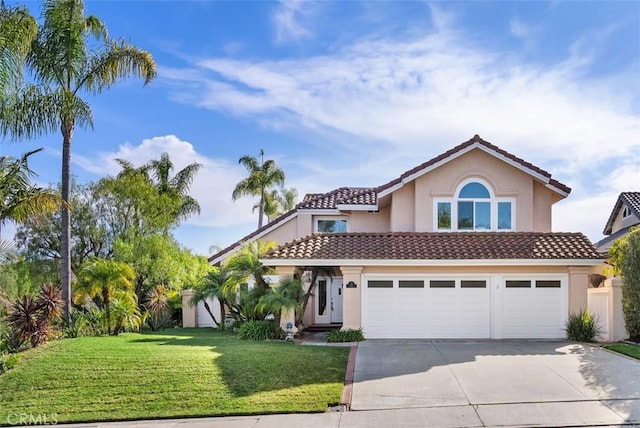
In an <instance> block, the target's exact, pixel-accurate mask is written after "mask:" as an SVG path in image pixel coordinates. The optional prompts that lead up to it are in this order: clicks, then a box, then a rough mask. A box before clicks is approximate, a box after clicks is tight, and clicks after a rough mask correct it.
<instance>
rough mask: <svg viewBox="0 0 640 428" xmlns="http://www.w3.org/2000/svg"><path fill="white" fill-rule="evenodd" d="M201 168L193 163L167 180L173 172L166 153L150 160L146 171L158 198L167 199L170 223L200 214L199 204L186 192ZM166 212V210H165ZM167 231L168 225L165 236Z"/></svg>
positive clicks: (171, 163)
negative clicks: (150, 174)
mask: <svg viewBox="0 0 640 428" xmlns="http://www.w3.org/2000/svg"><path fill="white" fill-rule="evenodd" d="M201 167H202V165H201V164H199V163H195V162H194V163H192V164H189V165H187V166H186V167H184V168H182V169H181V170H180V171H178V172H177V173H176V175H174V176H173V178H169V174H170V173H171V171H173V162H171V159H170V158H169V154H168V153H166V152H165V153H162V155H161V156H160V159H159V160H152V161H151V162H150V163H149V167H148V170H149V172H151V173H152V174H153V177H152V180H153V184H154V185H155V187H156V189H157V190H158V193H159V194H160V196H161V197H164V198H167V199H168V200H169V204H168V205H169V206H170V207H172V208H170V209H169V210H168V214H169V216H170V217H171V221H172V222H179V221H180V220H185V219H187V218H189V216H191V215H192V214H200V204H198V201H197V200H195V199H194V198H193V197H191V196H190V195H189V193H188V192H189V188H190V187H191V183H193V179H194V178H195V175H196V173H197V172H198V170H199V169H200V168H201ZM166 211H167V208H165V212H166ZM168 229H169V225H167V226H165V228H164V234H165V235H166V234H167V232H168Z"/></svg>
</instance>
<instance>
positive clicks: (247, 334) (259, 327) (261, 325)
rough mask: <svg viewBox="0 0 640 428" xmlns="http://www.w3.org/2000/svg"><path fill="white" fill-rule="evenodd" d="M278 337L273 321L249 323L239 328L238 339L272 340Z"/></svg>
mask: <svg viewBox="0 0 640 428" xmlns="http://www.w3.org/2000/svg"><path fill="white" fill-rule="evenodd" d="M275 337H276V329H275V323H274V322H273V321H255V320H251V321H247V322H245V323H242V325H241V326H240V327H239V328H238V338H239V339H243V340H271V339H274V338H275Z"/></svg>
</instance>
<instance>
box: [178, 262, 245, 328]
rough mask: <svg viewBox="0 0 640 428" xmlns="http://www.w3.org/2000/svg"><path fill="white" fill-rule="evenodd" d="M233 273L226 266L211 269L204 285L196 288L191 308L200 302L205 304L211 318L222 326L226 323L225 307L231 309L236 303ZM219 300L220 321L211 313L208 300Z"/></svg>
mask: <svg viewBox="0 0 640 428" xmlns="http://www.w3.org/2000/svg"><path fill="white" fill-rule="evenodd" d="M231 282H232V273H231V271H230V270H229V269H228V268H227V267H226V266H214V267H212V268H211V270H210V271H209V273H208V274H207V276H206V277H205V279H204V280H203V281H202V283H201V284H200V285H199V286H198V287H196V288H195V290H194V291H195V294H194V295H193V296H192V297H191V300H189V304H190V305H191V306H195V305H197V304H198V303H199V302H203V303H204V308H205V309H206V311H207V312H208V313H209V316H210V317H211V319H212V320H213V322H214V323H215V324H216V326H218V327H220V325H221V324H222V323H223V322H224V318H225V306H229V307H231V305H232V304H233V303H234V301H235V297H236V292H235V291H234V287H233V286H232V284H231ZM209 299H217V300H218V304H219V305H220V321H218V320H217V319H216V317H215V315H213V312H212V311H211V307H210V306H209V303H208V302H207V300H209Z"/></svg>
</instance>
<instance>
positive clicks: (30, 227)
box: [15, 182, 118, 281]
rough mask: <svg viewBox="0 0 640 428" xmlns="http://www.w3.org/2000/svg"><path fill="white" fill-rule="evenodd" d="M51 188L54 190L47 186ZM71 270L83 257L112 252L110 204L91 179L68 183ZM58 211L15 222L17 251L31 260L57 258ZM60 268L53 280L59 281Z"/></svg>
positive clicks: (77, 268)
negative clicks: (69, 189)
mask: <svg viewBox="0 0 640 428" xmlns="http://www.w3.org/2000/svg"><path fill="white" fill-rule="evenodd" d="M50 191H52V192H53V191H54V190H50ZM71 195H72V196H71V201H70V205H71V209H72V211H73V216H72V217H71V229H72V230H73V231H74V234H73V236H72V237H71V271H72V272H73V273H74V274H77V273H78V270H79V269H80V267H81V266H82V265H83V264H84V263H85V261H86V260H88V259H90V258H93V257H101V258H109V257H112V255H113V243H114V240H115V238H116V237H115V235H114V231H115V230H117V229H118V227H117V225H114V224H112V223H110V222H109V221H110V220H114V219H112V218H111V217H109V216H107V212H110V211H109V210H111V209H112V208H113V207H112V205H110V203H111V202H112V201H111V200H105V199H104V198H103V197H102V196H101V195H100V194H98V193H97V186H96V185H95V184H94V183H88V184H84V185H78V184H76V183H75V182H74V183H72V186H71ZM60 235H61V212H60V211H54V212H49V213H44V214H41V215H39V216H36V217H33V218H31V219H28V220H26V221H24V222H23V223H21V224H19V225H18V227H17V230H16V235H15V239H16V242H17V245H18V249H19V250H20V252H21V253H22V254H23V255H24V256H25V257H26V259H27V260H29V261H31V262H41V261H44V260H57V261H58V263H60V258H61V245H60ZM59 271H60V269H58V276H57V280H56V281H59V278H60V274H59Z"/></svg>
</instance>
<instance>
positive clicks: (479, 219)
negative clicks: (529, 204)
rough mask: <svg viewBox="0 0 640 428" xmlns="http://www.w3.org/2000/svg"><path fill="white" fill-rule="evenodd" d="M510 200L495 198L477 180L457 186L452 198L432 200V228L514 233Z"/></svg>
mask: <svg viewBox="0 0 640 428" xmlns="http://www.w3.org/2000/svg"><path fill="white" fill-rule="evenodd" d="M513 211H514V201H513V200H511V199H504V198H495V197H494V196H493V194H492V192H491V191H490V189H489V187H488V186H487V185H485V184H484V183H482V182H481V181H479V180H473V181H468V182H466V183H464V184H463V185H462V187H460V189H459V190H458V192H457V194H456V197H455V198H447V199H437V200H436V201H435V219H434V220H435V221H434V223H435V229H436V230H439V231H465V230H470V231H473V230H475V231H483V230H504V231H508V230H514V229H515V225H514V216H513Z"/></svg>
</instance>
